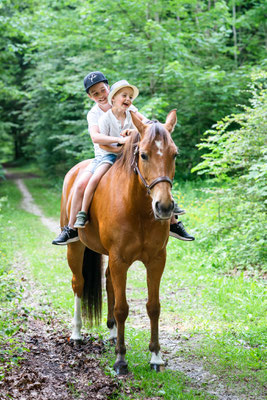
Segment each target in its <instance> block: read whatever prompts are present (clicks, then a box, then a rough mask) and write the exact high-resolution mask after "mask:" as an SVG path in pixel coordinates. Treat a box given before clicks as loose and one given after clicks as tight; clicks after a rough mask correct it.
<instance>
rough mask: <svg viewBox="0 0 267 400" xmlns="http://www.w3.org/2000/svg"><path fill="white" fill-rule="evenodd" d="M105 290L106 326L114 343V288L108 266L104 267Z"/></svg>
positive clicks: (115, 327)
mask: <svg viewBox="0 0 267 400" xmlns="http://www.w3.org/2000/svg"><path fill="white" fill-rule="evenodd" d="M106 291H107V299H108V320H107V326H108V328H109V339H110V340H111V341H113V342H114V343H116V341H117V325H116V321H115V318H114V304H115V298H114V290H113V285H112V281H111V275H110V269H109V266H108V267H107V269H106Z"/></svg>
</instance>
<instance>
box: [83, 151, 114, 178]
mask: <svg viewBox="0 0 267 400" xmlns="http://www.w3.org/2000/svg"><path fill="white" fill-rule="evenodd" d="M116 158H117V156H116V155H115V154H112V153H109V154H105V155H104V156H98V157H96V158H94V159H93V161H92V162H91V163H90V164H89V165H88V167H87V168H86V169H85V171H86V172H91V174H93V173H94V172H95V170H96V169H97V168H98V167H99V166H100V165H102V164H110V165H113V164H114V162H115V161H116Z"/></svg>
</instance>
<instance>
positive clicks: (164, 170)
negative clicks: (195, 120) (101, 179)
mask: <svg viewBox="0 0 267 400" xmlns="http://www.w3.org/2000/svg"><path fill="white" fill-rule="evenodd" d="M131 114H132V120H133V123H134V125H135V126H136V128H137V130H138V132H139V134H140V141H139V143H138V147H137V148H136V157H135V165H134V167H135V171H136V172H137V173H138V175H139V180H140V183H141V184H142V185H144V186H145V187H146V189H147V192H148V194H149V195H150V196H151V198H152V209H153V213H154V216H155V218H156V219H163V220H164V219H169V218H170V217H171V215H172V212H173V208H174V202H173V197H172V193H171V188H172V180H173V178H174V172H175V158H176V156H177V147H176V146H175V144H174V142H173V140H172V138H171V133H172V131H173V129H174V127H175V124H176V121H177V119H176V110H172V111H171V112H170V113H169V114H168V116H167V119H166V122H165V124H161V123H160V122H158V121H156V122H151V123H147V124H144V123H143V122H142V121H140V119H139V118H138V117H136V116H135V114H134V113H131Z"/></svg>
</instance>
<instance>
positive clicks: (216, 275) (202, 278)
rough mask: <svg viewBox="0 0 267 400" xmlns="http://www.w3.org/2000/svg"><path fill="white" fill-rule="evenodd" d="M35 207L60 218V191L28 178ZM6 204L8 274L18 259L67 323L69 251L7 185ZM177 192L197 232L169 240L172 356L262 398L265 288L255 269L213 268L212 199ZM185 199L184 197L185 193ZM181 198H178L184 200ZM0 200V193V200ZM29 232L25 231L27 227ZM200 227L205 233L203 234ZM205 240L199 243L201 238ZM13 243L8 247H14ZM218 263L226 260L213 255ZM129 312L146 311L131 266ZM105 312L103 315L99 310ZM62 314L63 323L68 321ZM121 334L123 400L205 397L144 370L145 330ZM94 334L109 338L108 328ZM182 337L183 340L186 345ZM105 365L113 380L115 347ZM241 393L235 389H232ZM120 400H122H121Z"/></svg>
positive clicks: (175, 376) (193, 188) (164, 295)
mask: <svg viewBox="0 0 267 400" xmlns="http://www.w3.org/2000/svg"><path fill="white" fill-rule="evenodd" d="M25 183H26V184H27V186H28V188H29V189H30V191H31V193H32V195H33V197H34V199H35V201H36V202H37V203H38V205H40V206H41V207H42V209H43V211H44V213H45V214H46V215H47V216H48V217H54V218H59V205H60V191H59V189H58V187H56V188H54V189H53V187H51V184H50V183H49V182H48V181H46V180H45V179H32V180H25ZM2 189H3V191H4V193H3V194H4V195H6V196H7V197H8V201H7V202H6V203H4V205H3V216H2V220H1V223H2V222H3V226H5V229H3V228H2V229H1V234H2V235H3V241H2V243H1V244H2V249H1V251H2V254H8V256H7V258H8V260H9V261H8V262H7V263H6V264H5V265H6V268H8V267H10V265H12V263H13V262H14V260H16V258H17V257H18V255H19V259H23V260H24V265H25V268H27V273H30V275H31V276H32V277H33V279H34V280H35V281H36V283H37V284H38V285H39V286H40V289H42V291H43V293H44V305H46V307H53V308H54V309H56V310H58V312H59V314H60V313H63V314H62V316H63V318H69V321H70V318H71V314H72V309H73V294H72V289H71V284H70V280H71V273H70V270H69V268H68V266H67V262H66V249H65V248H61V247H56V246H54V247H53V246H51V245H50V243H51V241H52V239H53V237H54V234H53V233H51V232H49V231H48V230H47V229H46V228H45V227H43V226H42V225H41V224H40V222H39V218H38V217H35V216H32V215H31V214H29V213H26V212H24V211H22V210H20V209H19V207H18V204H19V199H20V195H19V193H18V190H17V189H16V188H15V187H14V186H13V184H12V183H10V182H7V183H4V184H2ZM179 190H180V192H179V191H178V190H177V189H176V196H177V198H178V197H180V198H179V205H180V206H181V207H182V206H183V207H186V209H187V214H186V215H185V216H183V217H182V220H183V222H184V224H185V226H186V228H187V229H188V231H189V232H191V231H194V232H193V233H196V234H197V240H196V241H195V242H191V243H186V242H181V241H178V240H176V239H173V238H171V239H170V241H169V244H168V259H167V264H166V268H165V271H164V275H163V279H162V283H161V307H162V311H161V321H162V326H163V327H164V325H170V326H171V327H172V332H173V335H176V336H177V335H180V336H181V342H180V344H181V346H179V348H178V349H177V355H179V356H182V357H184V358H185V359H186V360H187V361H190V360H192V362H193V361H194V360H199V361H201V362H202V363H203V364H204V366H205V368H206V369H207V370H210V371H211V373H216V374H217V375H218V376H220V377H221V378H222V379H223V382H224V383H225V385H226V386H230V387H231V386H232V387H235V388H236V390H238V393H239V394H242V393H245V394H248V393H250V394H252V395H254V396H255V398H260V396H261V395H262V393H263V390H264V389H263V385H264V380H265V381H266V374H265V371H264V346H265V344H266V330H265V326H266V320H265V304H264V298H265V297H264V296H265V288H264V285H263V280H262V279H261V276H260V274H259V273H258V272H257V271H253V273H252V271H248V272H244V271H241V272H240V271H235V270H234V271H229V268H225V270H224V269H218V267H217V265H214V263H213V262H211V261H210V260H211V255H212V251H213V248H214V246H213V243H214V242H215V244H216V241H218V238H216V237H213V235H212V230H211V234H210V236H209V235H208V234H207V233H206V232H205V234H204V233H203V229H204V228H205V227H207V226H212V221H213V220H215V219H216V218H217V212H218V209H217V204H216V201H214V199H212V198H209V197H207V194H205V193H203V192H201V191H200V190H199V185H197V184H188V183H187V184H186V185H184V186H183V187H180V188H179ZM182 193H183V195H182ZM182 196H183V198H182ZM0 197H1V195H0ZM25 227H26V228H25ZM203 227H204V228H203ZM207 236H208V239H205V240H202V238H203V237H207ZM11 238H12V243H11V241H10V240H11ZM218 256H220V257H221V258H223V257H227V255H224V254H221V255H218ZM128 287H129V288H130V290H129V291H128V294H129V303H130V307H131V304H132V303H133V302H136V301H140V303H141V307H142V309H141V311H140V312H141V313H143V314H144V313H145V297H146V284H145V269H144V267H143V266H142V265H141V264H140V263H139V264H138V263H136V264H135V265H134V266H133V267H132V268H131V269H130V270H129V274H128ZM104 312H105V310H104ZM66 316H67V317H66ZM134 321H135V319H134V316H131V314H130V317H129V321H128V323H127V329H126V341H127V359H128V362H129V368H130V370H131V372H132V373H133V377H132V378H129V379H128V380H127V383H125V384H123V385H122V389H121V390H122V393H121V394H120V398H121V399H130V398H131V399H134V398H136V399H142V398H145V397H149V396H159V395H161V396H162V398H164V399H167V400H168V399H202V398H203V399H204V398H205V399H208V398H212V397H208V396H207V394H206V393H205V391H204V390H203V391H200V392H198V391H196V390H193V389H192V388H191V384H190V382H189V381H188V380H187V379H185V377H184V376H183V375H182V374H181V373H179V372H172V371H165V372H164V373H162V374H158V375H157V376H156V379H155V373H154V372H151V371H150V370H149V364H148V363H149V357H150V354H149V352H148V350H147V349H148V342H149V333H148V329H145V330H144V329H141V328H140V327H139V328H138V325H137V327H135V329H133V327H131V324H132V325H133V324H134ZM94 332H95V333H97V334H100V335H101V336H103V337H106V329H105V324H104V322H103V324H102V326H101V327H100V328H94ZM183 338H184V339H183ZM163 350H164V348H163ZM103 363H104V365H105V368H106V372H107V373H109V374H113V370H112V364H113V363H114V349H113V348H110V349H108V350H107V353H106V355H105V358H104V360H103ZM237 388H238V389H237ZM122 396H124V397H122Z"/></svg>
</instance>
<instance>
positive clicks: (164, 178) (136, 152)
mask: <svg viewBox="0 0 267 400" xmlns="http://www.w3.org/2000/svg"><path fill="white" fill-rule="evenodd" d="M138 155H139V148H138V146H136V148H135V150H134V159H133V170H134V172H135V173H136V175H137V174H138V175H139V177H140V179H141V181H142V182H143V184H144V186H145V188H146V190H147V193H148V194H149V195H150V193H151V189H152V188H153V187H154V186H156V185H157V184H158V183H160V182H168V183H169V184H170V185H171V187H172V180H171V179H170V178H169V177H168V176H159V177H158V178H156V179H154V181H153V182H151V183H150V185H149V184H148V183H147V182H146V180H145V178H144V177H143V175H142V174H141V171H140V169H139V168H138V164H137V160H138Z"/></svg>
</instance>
